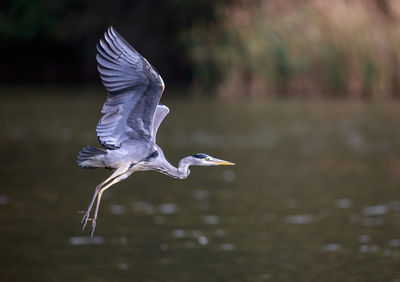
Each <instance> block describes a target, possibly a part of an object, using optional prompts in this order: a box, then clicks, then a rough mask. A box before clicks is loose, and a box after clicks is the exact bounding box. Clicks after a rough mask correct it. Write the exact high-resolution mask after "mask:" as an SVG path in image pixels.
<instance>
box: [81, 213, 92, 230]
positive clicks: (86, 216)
mask: <svg viewBox="0 0 400 282" xmlns="http://www.w3.org/2000/svg"><path fill="white" fill-rule="evenodd" d="M89 220H90V210H87V211H86V212H85V214H84V215H83V217H82V220H81V224H82V230H85V227H86V224H87V222H88V221H89Z"/></svg>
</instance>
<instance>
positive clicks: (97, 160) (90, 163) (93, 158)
mask: <svg viewBox="0 0 400 282" xmlns="http://www.w3.org/2000/svg"><path fill="white" fill-rule="evenodd" d="M106 153H107V151H105V150H103V149H100V148H96V147H94V146H90V145H88V146H86V147H84V148H83V149H82V151H80V152H79V155H78V160H77V163H78V165H79V166H80V167H81V168H96V167H104V162H103V160H104V155H105V154H106Z"/></svg>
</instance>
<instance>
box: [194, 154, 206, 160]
mask: <svg viewBox="0 0 400 282" xmlns="http://www.w3.org/2000/svg"><path fill="white" fill-rule="evenodd" d="M193 157H194V158H196V159H204V158H207V157H208V156H207V155H205V154H202V153H199V154H195V155H193Z"/></svg>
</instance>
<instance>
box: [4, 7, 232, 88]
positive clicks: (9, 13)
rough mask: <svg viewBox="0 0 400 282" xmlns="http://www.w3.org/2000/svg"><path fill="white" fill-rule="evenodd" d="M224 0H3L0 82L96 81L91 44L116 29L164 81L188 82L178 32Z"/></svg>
mask: <svg viewBox="0 0 400 282" xmlns="http://www.w3.org/2000/svg"><path fill="white" fill-rule="evenodd" d="M222 2H223V3H228V2H229V0H218V1H213V0H194V1H185V0H171V1H162V0H147V1H122V0H115V1H107V0H99V1H93V0H87V1H80V0H79V1H78V0H54V1H50V0H12V1H1V3H0V59H1V62H2V64H1V65H0V82H1V83H8V84H10V83H21V82H28V83H32V82H34V83H36V82H39V83H43V82H51V83H60V82H62V83H63V82H67V83H76V82H87V81H91V80H93V81H95V80H96V81H97V80H98V74H97V68H96V61H95V54H96V44H97V42H98V40H99V38H100V37H101V36H102V35H103V32H104V31H105V30H106V28H107V27H109V26H114V27H115V28H116V29H117V30H118V31H119V32H120V33H121V34H122V35H123V36H124V37H125V38H126V39H127V40H128V41H129V42H131V43H132V45H133V46H134V47H135V48H136V49H137V50H138V51H139V52H140V53H141V54H142V55H143V56H145V57H146V58H148V59H149V61H150V62H152V63H153V64H154V65H155V66H156V67H157V70H158V71H159V72H160V73H162V74H163V78H164V79H165V80H166V81H168V82H169V85H171V83H172V84H174V83H175V84H177V85H183V86H185V85H188V84H189V83H190V81H191V79H192V76H191V67H190V62H189V54H188V52H187V49H186V44H185V42H184V38H182V33H183V32H184V31H187V30H189V29H191V28H192V26H194V25H195V24H197V23H199V22H209V21H213V20H214V17H215V14H214V11H215V10H214V5H217V4H218V3H222Z"/></svg>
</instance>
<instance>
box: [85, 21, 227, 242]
mask: <svg viewBox="0 0 400 282" xmlns="http://www.w3.org/2000/svg"><path fill="white" fill-rule="evenodd" d="M97 51H98V53H97V56H96V59H97V63H98V67H97V68H98V71H99V73H100V77H101V80H102V82H103V84H104V86H105V87H106V89H107V91H108V96H107V98H106V101H105V103H104V105H103V108H102V111H101V113H102V114H103V116H102V118H101V119H100V120H99V122H98V124H97V128H96V132H97V137H98V140H99V142H100V144H101V145H102V146H103V148H97V147H94V146H90V145H88V146H86V147H84V148H83V149H82V151H81V152H80V153H79V155H78V164H79V166H80V167H82V168H97V167H105V168H110V169H112V170H113V171H114V172H113V173H112V174H111V176H110V177H108V178H107V179H106V180H105V181H103V182H101V183H100V184H99V185H98V186H97V187H96V189H95V192H94V195H93V198H92V200H91V202H90V204H89V207H88V209H87V210H86V212H85V213H84V216H83V218H82V221H81V224H82V225H83V230H84V229H85V226H86V224H87V222H88V221H89V220H91V222H92V223H91V225H92V229H91V236H93V233H94V230H95V228H96V220H97V216H98V212H99V206H100V201H101V197H102V195H103V193H104V191H105V190H107V189H108V188H110V187H111V186H112V185H114V184H116V183H118V182H120V181H122V180H124V179H126V178H127V177H128V176H130V175H131V174H132V173H133V172H135V171H147V170H155V171H158V172H161V173H163V174H166V175H168V176H171V177H174V178H178V179H185V178H187V177H188V175H189V173H190V170H189V166H191V165H198V166H214V165H234V163H231V162H228V161H224V160H220V159H216V158H213V157H211V156H208V155H206V154H202V153H198V154H194V155H191V156H188V157H185V158H183V159H181V160H180V161H179V164H178V167H174V166H173V165H171V164H170V163H169V162H168V161H167V160H166V159H165V157H164V153H163V151H162V150H161V148H160V147H159V146H158V145H157V144H156V135H157V130H158V128H159V126H160V124H161V122H162V121H163V119H164V118H165V116H166V115H167V114H168V113H169V109H168V107H167V106H165V105H162V104H160V102H159V101H160V98H161V95H162V93H163V91H164V87H165V86H164V82H163V80H162V78H161V76H160V75H159V74H158V73H157V71H156V70H155V69H154V68H153V67H152V65H151V64H150V63H149V62H148V61H147V60H146V59H145V58H144V57H142V56H141V55H140V54H139V53H138V52H137V51H136V50H135V49H134V48H133V47H132V46H131V45H130V44H129V43H128V42H127V41H125V39H124V38H123V37H122V36H121V35H119V34H118V32H117V31H116V30H115V29H114V28H113V27H110V28H108V30H107V31H106V32H105V34H104V38H102V39H100V42H99V43H98V44H97ZM96 199H97V201H96ZM95 202H96V207H95V210H94V213H93V216H92V217H90V214H91V210H92V207H93V205H94V203H95Z"/></svg>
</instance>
